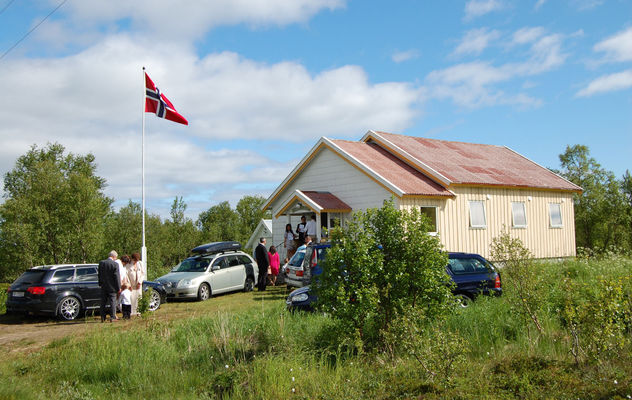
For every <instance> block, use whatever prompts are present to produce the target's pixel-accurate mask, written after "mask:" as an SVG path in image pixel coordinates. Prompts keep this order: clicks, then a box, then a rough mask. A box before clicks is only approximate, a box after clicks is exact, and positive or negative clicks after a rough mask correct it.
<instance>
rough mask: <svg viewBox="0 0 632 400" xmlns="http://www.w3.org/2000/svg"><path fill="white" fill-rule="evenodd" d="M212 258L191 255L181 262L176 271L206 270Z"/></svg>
mask: <svg viewBox="0 0 632 400" xmlns="http://www.w3.org/2000/svg"><path fill="white" fill-rule="evenodd" d="M210 263H211V260H210V259H209V258H207V257H191V258H187V259H186V260H184V261H182V262H181V263H180V266H179V267H178V269H177V270H176V272H204V271H206V268H208V265H209V264H210Z"/></svg>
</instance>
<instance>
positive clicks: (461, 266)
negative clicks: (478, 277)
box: [448, 258, 492, 275]
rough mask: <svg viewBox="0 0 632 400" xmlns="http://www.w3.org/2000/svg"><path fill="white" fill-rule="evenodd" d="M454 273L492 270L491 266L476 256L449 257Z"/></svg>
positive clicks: (462, 273) (451, 269) (463, 273)
mask: <svg viewBox="0 0 632 400" xmlns="http://www.w3.org/2000/svg"><path fill="white" fill-rule="evenodd" d="M448 263H449V265H450V271H452V273H453V274H454V275H465V274H481V273H488V272H492V269H491V267H490V266H489V265H488V264H486V263H484V262H482V261H481V260H478V259H476V258H451V259H449V260H448Z"/></svg>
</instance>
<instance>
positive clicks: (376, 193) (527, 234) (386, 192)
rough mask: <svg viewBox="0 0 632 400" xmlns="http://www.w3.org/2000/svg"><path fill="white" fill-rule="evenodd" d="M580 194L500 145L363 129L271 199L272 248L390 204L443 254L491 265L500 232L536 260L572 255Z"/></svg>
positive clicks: (308, 158)
mask: <svg viewBox="0 0 632 400" xmlns="http://www.w3.org/2000/svg"><path fill="white" fill-rule="evenodd" d="M578 192H581V188H580V187H579V186H577V185H575V184H573V183H571V182H569V181H567V180H566V179H564V178H562V177H560V176H559V175H556V174H555V173H553V172H551V171H550V170H548V169H546V168H544V167H542V166H540V165H538V164H537V163H535V162H533V161H531V160H529V159H527V158H526V157H524V156H522V155H520V154H518V153H516V152H515V151H513V150H511V149H509V148H508V147H504V146H495V145H485V144H473V143H462V142H451V141H445V140H437V139H426V138H419V137H411V136H404V135H397V134H392V133H386V132H375V131H369V132H367V133H366V134H365V135H364V137H362V139H361V140H360V141H357V142H354V141H347V140H332V139H328V138H326V137H322V138H321V139H320V140H319V141H318V142H317V143H316V145H314V147H313V148H312V149H311V150H310V151H309V152H308V153H307V155H305V157H304V158H303V159H302V160H301V161H300V162H299V163H298V165H297V166H296V167H295V168H294V169H293V170H292V172H291V173H290V174H289V175H288V176H287V177H286V178H285V180H284V181H283V182H282V183H281V184H280V185H279V186H278V187H277V189H276V190H275V191H274V192H273V193H272V194H271V195H270V197H269V198H268V200H267V201H266V204H265V205H264V209H270V210H271V211H272V231H273V241H274V243H280V242H282V241H283V232H284V230H285V225H286V224H287V223H291V224H292V228H293V229H296V225H297V224H298V222H299V221H300V216H301V215H306V216H307V218H308V219H309V217H310V216H311V215H316V218H317V227H318V232H317V236H318V237H319V238H322V237H325V236H326V232H327V229H328V228H330V227H331V226H333V225H334V224H337V223H343V224H344V222H345V221H346V220H348V219H350V218H351V217H352V213H353V212H354V211H358V210H364V209H367V208H372V207H381V206H382V204H383V201H384V200H385V199H389V198H391V197H392V198H394V200H395V203H396V205H397V206H398V207H400V208H402V209H409V208H412V207H417V208H419V209H420V210H421V211H422V212H423V213H425V214H426V215H427V216H428V217H429V218H430V220H431V221H432V223H433V227H434V230H435V232H434V233H435V234H437V235H439V237H440V240H441V243H442V244H443V245H444V247H445V249H446V250H447V251H462V252H473V253H479V254H481V255H483V256H486V257H488V256H489V251H490V244H491V242H492V239H493V238H494V237H496V236H498V235H499V234H500V233H501V231H502V230H503V229H507V230H508V231H509V232H510V234H511V235H512V236H514V237H518V238H520V239H521V240H522V242H523V243H524V244H525V245H526V246H527V247H528V248H529V249H530V250H531V252H532V253H533V254H534V255H535V256H536V257H537V258H559V257H571V256H574V255H575V223H574V210H573V193H578Z"/></svg>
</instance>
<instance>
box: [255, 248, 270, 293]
mask: <svg viewBox="0 0 632 400" xmlns="http://www.w3.org/2000/svg"><path fill="white" fill-rule="evenodd" d="M255 258H256V259H257V265H258V266H259V277H258V278H257V288H258V289H259V291H262V290H266V283H267V281H268V267H269V266H270V259H269V258H268V249H267V248H266V238H263V237H262V238H261V239H259V244H258V245H257V247H256V248H255Z"/></svg>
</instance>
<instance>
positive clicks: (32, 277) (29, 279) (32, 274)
mask: <svg viewBox="0 0 632 400" xmlns="http://www.w3.org/2000/svg"><path fill="white" fill-rule="evenodd" d="M46 272H48V271H45V270H36V269H30V270H28V271H26V272H24V273H23V274H22V275H20V277H19V278H18V279H16V281H15V282H13V283H14V284H19V283H25V284H29V283H40V282H41V281H42V279H43V278H44V275H46Z"/></svg>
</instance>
